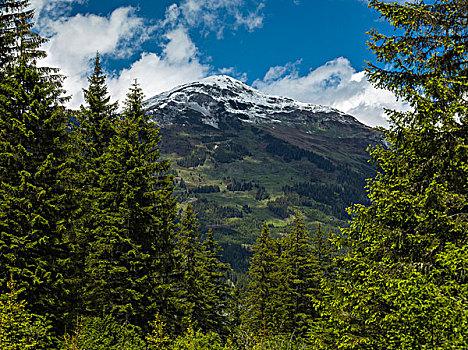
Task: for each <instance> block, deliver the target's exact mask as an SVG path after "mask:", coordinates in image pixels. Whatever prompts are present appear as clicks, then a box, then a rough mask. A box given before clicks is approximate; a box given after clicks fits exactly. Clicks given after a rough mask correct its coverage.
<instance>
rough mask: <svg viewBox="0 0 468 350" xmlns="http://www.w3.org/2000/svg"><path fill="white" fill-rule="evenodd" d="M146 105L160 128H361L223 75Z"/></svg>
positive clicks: (334, 111) (332, 112) (328, 110)
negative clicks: (235, 123)
mask: <svg viewBox="0 0 468 350" xmlns="http://www.w3.org/2000/svg"><path fill="white" fill-rule="evenodd" d="M146 102H147V111H148V113H149V114H152V115H153V116H154V118H155V119H156V120H157V122H158V123H159V124H161V125H162V126H164V125H171V124H179V123H189V122H190V123H201V124H205V125H210V126H212V127H214V128H219V127H220V122H221V121H224V122H226V121H227V119H233V118H234V119H238V120H241V121H243V122H245V123H251V124H275V123H280V124H286V125H296V126H299V125H302V126H307V125H309V124H316V123H317V122H321V123H324V122H332V123H342V124H355V125H356V126H358V125H359V126H363V124H361V123H359V122H358V121H357V120H356V119H355V118H354V117H352V116H350V115H348V114H345V113H343V112H341V111H339V110H337V109H334V108H331V107H326V106H320V105H315V104H311V103H302V102H299V101H295V100H293V99H290V98H286V97H281V96H270V95H266V94H264V93H262V92H260V91H258V90H256V89H254V88H252V87H250V86H248V85H246V84H244V83H243V82H241V81H238V80H236V79H234V78H231V77H228V76H225V75H218V76H211V77H208V78H205V79H203V80H201V81H198V82H194V83H190V84H185V85H181V86H179V87H176V88H174V89H172V90H170V91H167V92H164V93H162V94H159V95H156V96H154V97H152V98H150V99H148V100H147V101H146Z"/></svg>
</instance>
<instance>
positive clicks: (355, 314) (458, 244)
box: [313, 0, 468, 349]
mask: <svg viewBox="0 0 468 350" xmlns="http://www.w3.org/2000/svg"><path fill="white" fill-rule="evenodd" d="M369 5H370V6H371V7H372V8H374V9H376V10H378V11H380V12H381V14H382V16H383V17H384V19H386V20H388V21H389V22H390V23H391V24H392V25H393V26H394V27H395V28H396V29H398V31H397V34H395V35H392V36H386V35H384V34H381V33H378V32H376V31H371V42H370V44H369V45H370V48H371V49H372V50H373V51H374V52H375V53H376V56H377V58H378V60H379V61H380V63H382V64H379V65H369V68H368V76H369V78H370V80H371V81H372V82H373V83H374V84H375V85H376V86H377V87H379V88H386V89H389V90H390V91H392V92H394V93H395V94H396V95H397V96H399V97H400V98H401V99H403V100H405V101H407V102H408V103H409V104H410V106H411V107H412V110H411V111H409V112H405V113H403V112H398V111H388V115H389V117H390V129H389V130H386V131H385V138H386V140H387V141H388V142H387V146H386V147H384V146H380V147H377V148H375V149H373V150H372V152H371V155H372V158H373V160H374V161H375V163H376V165H377V166H378V170H379V171H378V174H377V176H376V178H375V179H373V180H372V181H371V182H370V183H369V198H370V199H371V202H372V204H371V205H370V206H368V207H364V206H355V207H354V208H353V209H352V210H351V211H350V212H351V214H352V215H353V220H352V222H351V226H350V228H349V229H346V230H344V234H345V235H346V236H347V237H348V239H342V240H340V242H339V243H340V244H341V245H342V246H343V247H344V248H346V250H347V251H348V254H346V255H344V256H343V257H341V258H339V260H338V267H339V269H340V270H339V271H340V274H341V276H340V278H339V279H338V281H336V282H335V283H330V284H329V286H328V292H329V295H330V296H331V297H332V298H333V299H330V298H329V299H328V300H332V302H331V303H330V304H329V305H326V304H324V305H323V306H324V307H325V308H327V311H326V312H324V314H325V315H326V316H327V317H328V320H329V325H328V331H324V332H323V333H322V334H318V335H313V338H314V340H315V342H316V344H317V345H318V346H320V347H321V348H329V347H330V346H334V344H336V343H339V344H340V346H341V348H343V349H449V348H451V349H461V348H465V347H466V346H467V344H468V333H467V331H466V329H467V328H466V326H467V321H468V319H467V314H466V312H465V310H466V307H467V305H468V289H467V283H466V282H467V278H466V276H467V266H468V265H467V263H468V256H467V254H466V251H467V249H468V238H467V235H466V232H467V228H468V220H467V216H466V208H467V204H468V196H467V186H466V184H467V182H466V179H467V178H468V167H467V164H468V147H467V143H468V142H467V132H466V131H467V115H468V104H467V100H466V96H467V90H468V74H467V73H468V65H467V59H468V51H467V47H468V25H467V24H468V23H467V18H468V16H467V14H468V3H467V2H466V1H459V0H451V1H449V0H436V1H431V2H430V4H426V3H425V2H423V1H417V2H414V3H406V4H401V3H398V2H393V3H388V2H384V1H375V0H372V1H370V3H369Z"/></svg>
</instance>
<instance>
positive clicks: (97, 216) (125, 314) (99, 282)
mask: <svg viewBox="0 0 468 350" xmlns="http://www.w3.org/2000/svg"><path fill="white" fill-rule="evenodd" d="M142 100H143V94H142V92H141V89H140V88H139V86H138V85H137V83H135V84H134V85H133V86H132V88H131V89H130V92H129V93H128V95H127V100H126V101H125V108H124V111H123V115H122V120H121V121H119V123H118V125H117V126H116V128H115V132H116V134H115V135H114V136H113V137H112V139H111V141H110V144H109V146H108V149H107V152H106V153H105V154H104V155H103V156H102V158H101V159H102V160H103V162H102V164H101V167H100V172H101V173H102V175H101V176H100V178H99V180H98V182H97V183H98V188H99V191H98V192H97V193H98V194H99V197H98V200H97V201H96V202H95V203H93V209H94V211H93V219H94V220H95V225H94V228H93V231H92V236H91V240H90V242H89V246H88V252H87V256H86V265H85V272H86V276H87V280H86V284H85V292H84V295H85V300H86V301H87V308H88V311H90V312H91V313H93V314H97V315H105V314H111V315H113V316H114V317H115V318H116V320H118V321H125V322H130V323H133V324H138V325H140V326H145V325H147V324H148V322H149V321H150V320H151V319H152V318H153V317H154V314H155V313H156V312H161V313H162V314H163V315H166V313H165V310H164V308H165V307H166V306H165V305H166V304H167V300H164V294H165V293H168V291H169V287H170V286H169V285H168V284H167V282H168V281H167V275H168V273H169V272H170V271H171V269H172V264H173V262H172V260H173V257H172V253H173V249H174V248H173V241H174V237H173V234H172V232H173V229H172V225H173V224H172V223H173V221H174V219H175V200H174V197H173V196H172V191H173V185H172V176H171V175H169V174H168V171H169V166H170V164H169V162H168V161H160V160H159V153H158V148H157V147H158V142H159V136H158V129H157V128H156V126H155V124H154V123H153V122H151V121H150V117H149V116H146V115H145V114H144V112H143V104H142Z"/></svg>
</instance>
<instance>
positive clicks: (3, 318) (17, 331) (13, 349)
mask: <svg viewBox="0 0 468 350" xmlns="http://www.w3.org/2000/svg"><path fill="white" fill-rule="evenodd" d="M8 287H9V289H10V290H9V292H7V293H5V294H1V295H0V349H2V350H23V349H30V350H39V349H44V350H46V349H51V346H52V342H51V338H50V334H49V328H50V326H49V325H48V323H47V321H46V320H45V318H44V317H40V316H34V315H32V314H31V313H30V312H29V311H28V310H27V308H26V302H25V301H23V300H19V299H18V291H17V290H15V289H14V286H13V283H11V282H9V283H8Z"/></svg>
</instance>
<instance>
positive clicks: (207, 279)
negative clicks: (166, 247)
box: [176, 205, 229, 334]
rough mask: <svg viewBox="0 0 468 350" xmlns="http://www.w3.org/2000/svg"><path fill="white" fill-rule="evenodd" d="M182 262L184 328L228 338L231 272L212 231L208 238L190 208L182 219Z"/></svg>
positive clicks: (180, 287) (180, 288) (179, 238)
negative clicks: (226, 335) (222, 260)
mask: <svg viewBox="0 0 468 350" xmlns="http://www.w3.org/2000/svg"><path fill="white" fill-rule="evenodd" d="M176 250H177V255H178V259H179V273H178V276H179V277H178V278H179V283H178V297H179V299H180V300H182V301H183V305H181V306H182V309H183V314H184V317H185V320H184V322H183V323H184V324H183V325H182V326H184V327H186V326H187V324H191V326H193V327H194V328H195V329H200V330H202V331H203V332H215V333H219V334H224V333H225V332H226V325H227V314H226V312H227V303H228V296H229V287H228V286H227V285H226V278H227V276H226V275H227V272H228V271H229V268H228V266H227V265H226V264H223V263H221V262H220V258H221V255H220V248H219V246H218V244H217V242H216V241H215V240H214V239H213V235H212V233H211V231H209V232H208V233H207V234H206V237H204V235H203V234H202V233H201V232H200V231H199V224H198V220H197V218H196V216H195V214H194V212H193V210H192V207H191V206H190V205H188V206H187V208H186V210H185V212H184V215H183V216H182V220H181V226H180V229H179V233H178V235H177V243H176Z"/></svg>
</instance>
